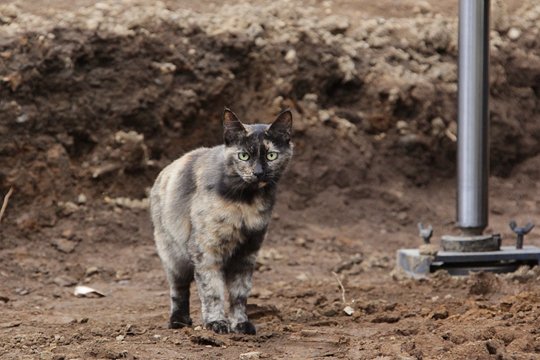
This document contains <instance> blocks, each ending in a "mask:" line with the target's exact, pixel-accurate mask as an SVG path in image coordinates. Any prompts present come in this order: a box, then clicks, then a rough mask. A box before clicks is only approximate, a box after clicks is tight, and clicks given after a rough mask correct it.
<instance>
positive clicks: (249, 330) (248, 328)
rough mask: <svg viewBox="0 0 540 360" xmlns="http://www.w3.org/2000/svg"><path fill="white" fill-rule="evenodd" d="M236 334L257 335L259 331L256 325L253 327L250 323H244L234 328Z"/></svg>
mask: <svg viewBox="0 0 540 360" xmlns="http://www.w3.org/2000/svg"><path fill="white" fill-rule="evenodd" d="M234 332H237V333H240V334H247V335H255V334H256V333H257V330H256V329H255V325H253V324H252V323H250V322H249V321H244V322H241V323H238V324H236V326H235V327H234Z"/></svg>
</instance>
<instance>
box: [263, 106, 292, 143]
mask: <svg viewBox="0 0 540 360" xmlns="http://www.w3.org/2000/svg"><path fill="white" fill-rule="evenodd" d="M268 133H271V134H274V135H275V136H279V137H281V138H283V139H284V140H285V141H287V142H288V141H290V139H291V134H292V112H291V110H289V109H287V110H283V111H282V112H280V113H279V114H278V116H277V117H276V119H275V120H274V122H273V123H272V125H270V128H269V129H268Z"/></svg>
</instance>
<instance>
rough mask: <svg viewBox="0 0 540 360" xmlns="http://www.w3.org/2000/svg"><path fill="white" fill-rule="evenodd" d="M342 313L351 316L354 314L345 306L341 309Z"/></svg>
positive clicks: (351, 309) (350, 308) (352, 310)
mask: <svg viewBox="0 0 540 360" xmlns="http://www.w3.org/2000/svg"><path fill="white" fill-rule="evenodd" d="M343 312H344V313H345V314H347V315H349V316H351V315H352V314H354V309H353V308H352V307H350V306H345V308H344V309H343Z"/></svg>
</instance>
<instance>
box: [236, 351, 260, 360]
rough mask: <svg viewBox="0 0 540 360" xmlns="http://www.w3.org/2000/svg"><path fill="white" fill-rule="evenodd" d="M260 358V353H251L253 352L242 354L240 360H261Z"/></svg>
mask: <svg viewBox="0 0 540 360" xmlns="http://www.w3.org/2000/svg"><path fill="white" fill-rule="evenodd" d="M260 358H261V353H260V352H259V351H251V352H247V353H243V354H240V360H248V359H260Z"/></svg>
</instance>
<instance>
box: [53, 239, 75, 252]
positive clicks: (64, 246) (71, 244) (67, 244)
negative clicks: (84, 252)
mask: <svg viewBox="0 0 540 360" xmlns="http://www.w3.org/2000/svg"><path fill="white" fill-rule="evenodd" d="M52 245H53V246H54V247H55V248H56V250H58V251H60V252H63V253H65V254H70V253H72V252H73V251H74V250H75V247H76V246H77V242H76V241H71V240H67V239H64V238H57V239H54V240H53V241H52Z"/></svg>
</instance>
